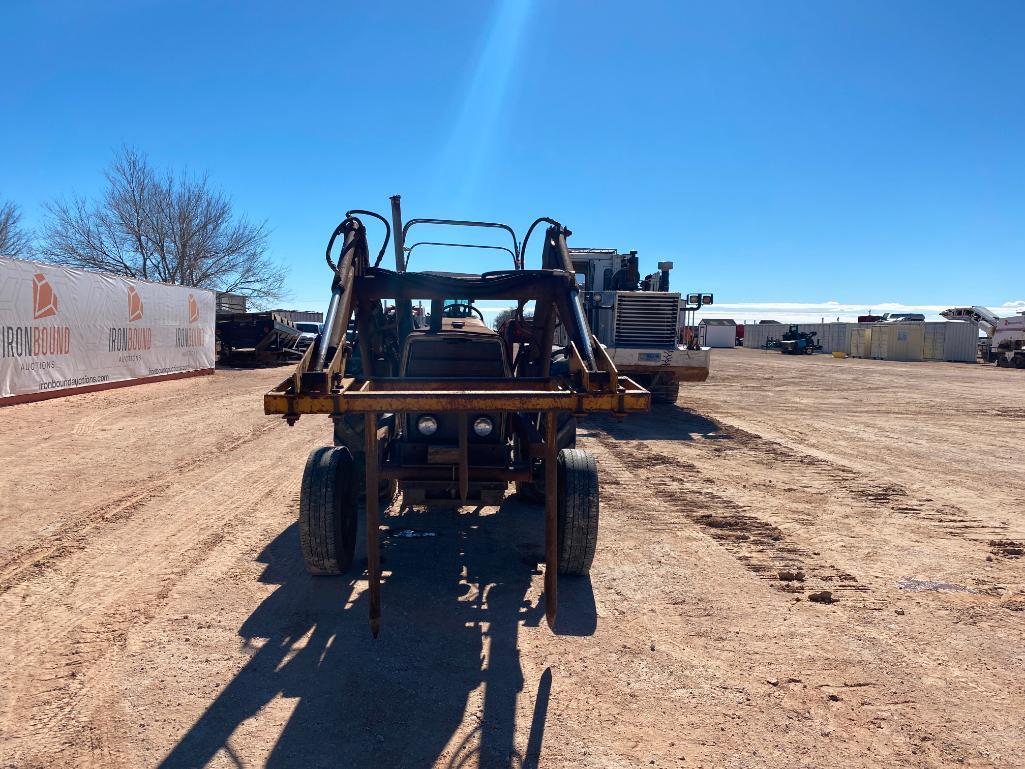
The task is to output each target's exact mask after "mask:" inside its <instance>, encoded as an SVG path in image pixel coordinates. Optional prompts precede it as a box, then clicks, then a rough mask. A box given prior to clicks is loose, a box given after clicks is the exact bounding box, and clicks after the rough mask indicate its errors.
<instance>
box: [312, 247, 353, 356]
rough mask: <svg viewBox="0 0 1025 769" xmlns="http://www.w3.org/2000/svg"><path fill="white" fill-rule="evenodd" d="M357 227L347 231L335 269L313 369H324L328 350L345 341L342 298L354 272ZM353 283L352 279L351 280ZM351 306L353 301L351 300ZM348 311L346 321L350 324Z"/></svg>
mask: <svg viewBox="0 0 1025 769" xmlns="http://www.w3.org/2000/svg"><path fill="white" fill-rule="evenodd" d="M356 232H357V228H355V227H350V228H349V229H348V230H346V233H345V242H344V243H343V244H342V253H343V254H345V256H343V257H342V259H341V261H340V262H339V264H338V269H337V270H336V271H335V280H334V283H333V284H332V286H331V303H330V304H329V305H328V307H327V317H325V319H324V330H323V331H322V332H321V334H320V344H319V346H318V348H317V357H316V359H315V360H314V365H313V369H314V370H315V371H323V370H324V368H325V367H326V366H327V351H328V350H329V349H331V348H332V347H334V348H337V347H338V345H339V344H341V343H342V342H343V341H344V338H345V329H340V328H339V326H340V325H341V320H340V316H341V310H340V308H341V306H342V299H343V298H345V297H344V295H345V290H346V279H347V277H346V276H347V275H349V274H351V272H352V260H353V258H354V257H355V253H356V248H355V247H351V248H350V247H349V244H350V242H351V241H352V240H353V239H354V238H355V237H356ZM349 282H350V283H351V280H350V281H349ZM350 306H351V302H350ZM348 322H349V319H348V313H346V318H345V323H346V325H348Z"/></svg>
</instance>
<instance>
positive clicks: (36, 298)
mask: <svg viewBox="0 0 1025 769" xmlns="http://www.w3.org/2000/svg"><path fill="white" fill-rule="evenodd" d="M57 306H58V303H57V295H56V294H55V293H54V292H53V286H51V285H50V284H49V283H48V282H47V280H46V276H45V275H43V273H41V272H40V273H36V274H35V275H34V276H33V277H32V319H33V320H39V319H40V318H49V317H50V316H51V315H56V314H57Z"/></svg>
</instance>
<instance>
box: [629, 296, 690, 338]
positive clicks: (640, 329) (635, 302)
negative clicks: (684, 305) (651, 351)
mask: <svg viewBox="0 0 1025 769" xmlns="http://www.w3.org/2000/svg"><path fill="white" fill-rule="evenodd" d="M679 318H680V295H679V294H662V293H654V292H647V291H637V292H632V293H620V294H617V295H616V346H617V347H660V348H666V347H673V346H675V344H676V330H677V324H678V323H679Z"/></svg>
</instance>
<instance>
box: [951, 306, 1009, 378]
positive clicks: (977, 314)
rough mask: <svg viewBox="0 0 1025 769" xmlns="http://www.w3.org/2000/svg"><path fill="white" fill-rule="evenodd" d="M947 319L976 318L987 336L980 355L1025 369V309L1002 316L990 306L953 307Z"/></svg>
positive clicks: (1007, 365)
mask: <svg viewBox="0 0 1025 769" xmlns="http://www.w3.org/2000/svg"><path fill="white" fill-rule="evenodd" d="M940 315H941V316H942V317H944V318H946V319H947V320H964V321H975V322H976V323H978V324H979V328H980V329H982V332H983V333H984V334H985V335H986V336H985V338H984V339H980V340H979V357H980V358H981V359H982V360H983V361H984V362H986V363H996V364H997V365H998V366H1000V367H1001V368H1018V369H1025V312H1021V313H1019V314H1017V315H1012V316H1010V317H1007V318H1001V317H1000V316H998V315H997V314H996V313H994V312H993V311H992V310H990V309H989V308H987V307H981V306H979V305H974V306H972V307H951V308H950V309H947V310H944V311H943V312H941V313H940Z"/></svg>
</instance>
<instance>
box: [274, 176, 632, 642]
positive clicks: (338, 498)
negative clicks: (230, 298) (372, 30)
mask: <svg viewBox="0 0 1025 769" xmlns="http://www.w3.org/2000/svg"><path fill="white" fill-rule="evenodd" d="M391 201H392V211H391V222H390V223H389V220H388V219H386V218H385V217H383V216H381V215H380V214H376V213H374V212H371V211H365V210H353V211H349V212H348V213H347V214H346V216H345V219H344V220H343V221H342V222H341V224H339V225H338V227H336V228H335V230H334V232H333V233H332V235H331V238H330V240H329V241H328V246H327V254H326V258H327V263H328V266H329V267H330V270H331V274H332V286H331V302H330V305H329V307H328V311H327V315H326V318H325V324H324V331H323V333H321V334H320V336H319V337H318V339H317V341H316V342H315V343H314V344H313V345H311V346H310V347H309V349H307V350H306V352H305V354H304V355H303V358H302V360H301V361H300V363H299V365H298V366H297V367H296V369H295V371H294V372H293V374H292V375H291V376H290V377H289V378H288V379H286V380H285V381H283V382H282V383H281V384H280V385H278V386H277V387H275V388H274V389H273V390H271V391H270V392H268V393H267V394H266V395H265V396H264V410H265V412H266V413H268V414H277V415H280V416H282V417H283V418H284V419H286V420H287V421H288V424H290V425H291V424H294V423H295V421H296V420H298V419H299V418H300V417H301V416H302V415H304V414H322V415H325V416H328V417H330V418H331V420H332V421H333V423H334V427H335V430H334V435H335V440H334V445H333V446H323V447H320V448H317V449H314V451H313V452H312V453H311V454H310V456H309V459H308V461H307V463H306V469H305V471H304V474H303V481H302V489H301V493H300V499H299V532H300V543H301V548H302V554H303V558H304V560H305V563H306V567H307V570H308V571H310V572H311V573H313V574H339V573H342V572H344V571H346V570H347V569H348V568H349V567H350V566H351V564H352V561H353V557H354V552H355V541H356V531H357V518H358V511H359V497H360V489H363V490H364V493H363V497H364V499H365V506H364V509H365V516H366V539H367V578H368V581H369V590H368V595H369V606H370V627H371V631H372V633H373V634H374V636H375V637H376V636H377V633H378V630H379V626H380V616H381V561H380V552H379V541H378V540H379V522H380V513H381V503H382V501H383V502H384V503H385V504H387V502H388V501H389V500H390V497H391V495H392V493H393V492H394V491H395V490H396V489H395V487H396V485H397V491H398V492H399V494H401V497H402V501H403V503H404V504H407V505H417V504H422V505H450V506H453V507H457V508H458V507H461V506H464V505H474V506H478V505H489V504H491V505H494V504H498V503H500V502H501V501H502V498H503V497H504V495H505V493H506V491H507V489H508V487H509V485H510V484H511V483H515V484H517V488H519V489H521V490H523V491H524V492H527V491H529V492H533V495H531V494H524V496H525V498H527V499H532V498H536V497H538V496H539V497H540V498H542V499H543V500H544V541H545V546H544V563H545V570H544V592H545V614H546V617H547V620H548V623H549V625H550V626H551V625H553V624H554V622H555V615H556V605H557V574H558V573H564V574H585V573H587V572H588V571H589V569H590V566H591V562H592V560H593V558H594V552H595V544H596V540H597V529H598V507H599V501H598V469H597V467H596V465H595V461H594V458H593V457H592V456H591V455H590V454H588V453H587V452H586V451H582V450H580V449H576V448H575V434H574V433H573V431H572V429H563V430H560V426H564V427H569V426H570V425H572V423H573V422H572V420H573V419H574V418H580V417H583V416H586V415H587V414H590V413H594V412H606V413H611V414H614V415H617V416H625V415H626V414H628V413H630V412H637V411H645V410H647V409H648V408H649V406H650V394H649V393H648V391H647V390H645V389H644V388H643V387H641V386H640V385H639V384H637V383H636V382H635V381H633V380H632V379H630V378H629V377H627V376H624V375H622V374H621V373H620V372H619V371H618V369H617V367H616V364H615V363H614V361H613V360H612V359H611V358H610V356H609V355H608V354H607V352H606V351H605V349H604V348H603V347H602V346H601V345H600V344H599V343H598V341H597V340H596V339H595V337H594V336H593V335H592V333H591V330H590V328H589V326H588V323H587V319H586V317H585V313H584V308H583V304H582V297H581V295H580V290H579V288H578V286H577V284H576V281H575V271H574V268H573V262H572V259H571V257H570V253H569V249H568V248H567V245H566V238H567V237H569V235H570V234H571V233H570V231H569V230H568V229H567V228H566V227H564V226H563V225H562V224H560V223H559V222H557V221H555V220H554V219H550V218H547V217H542V218H540V219H537V220H536V221H535V222H534V223H533V224H531V225H530V228H529V229H528V230H527V233H526V237H525V238H524V240H523V243H522V245H521V244H520V242H519V240H518V238H517V236H516V233H515V231H514V230H513V229H512V228H511V227H509V226H508V225H505V224H501V223H497V222H479V221H465V220H449V219H411V220H409V221H407V222H403V220H402V213H401V209H400V201H399V197H398V196H394V197H393V198H392V199H391ZM360 217H371V218H376V219H378V220H380V221H381V222H382V223H383V224H384V228H385V237H384V244H383V245H382V246H381V249H380V251H379V252H378V254H377V258H376V260H374V261H371V256H370V248H369V244H368V240H367V234H366V229H365V227H364V224H363V220H362V219H361V218H360ZM421 225H439V226H443V227H461V228H470V229H474V230H480V229H481V228H490V229H492V230H498V231H501V232H504V233H506V234H507V235H508V236H509V237H510V239H511V241H512V248H509V249H506V250H508V251H509V253H510V254H512V264H511V265H510V269H507V270H497V271H492V272H485V273H483V274H463V273H449V272H411V271H408V270H407V259H406V257H407V255H408V253H409V251H407V249H406V247H405V243H406V242H408V241H409V231H410V229H411V228H413V227H420V226H421ZM539 225H545V229H544V230H543V232H544V242H543V245H542V248H541V259H540V267H539V268H536V269H527V267H526V253H527V250H526V249H527V244H528V242H529V240H530V236H531V234H532V233H533V232H534V230H535V228H537V227H538V226H539ZM391 233H393V234H394V237H393V238H392V242H393V244H394V253H395V269H394V270H388V269H384V268H382V267H381V266H380V264H381V260H382V258H383V257H384V254H385V251H386V249H387V245H388V240H389V237H390V234H391ZM338 239H341V242H342V246H341V249H340V251H339V253H338V257H337V261H335V259H334V258H333V252H334V250H335V248H334V246H335V242H336V241H337V240H338ZM432 242H435V243H439V241H432ZM441 244H442V245H451V246H453V247H459V248H464V247H470V246H471V245H472V244H464V243H451V244H446V243H444V242H441ZM410 248H412V247H410ZM495 299H501V300H510V301H515V302H516V307H517V312H516V318H515V320H516V322H515V323H514V324H509V326H508V327H507V329H506V333H505V334H504V335H499V334H497V333H495V332H494V331H492V330H490V329H488V328H487V327H486V326H485V324H484V323H483V316H482V314H481V313H480V311H479V310H477V308H476V307H475V306H474V304H473V302H475V301H476V300H495ZM385 300H390V301H392V302H393V303H394V304H393V307H391V308H389V307H387V306H386V305H385ZM415 300H422V301H427V302H429V303H430V315H429V318H428V324H427V326H426V327H425V328H417V327H416V323H415V322H414V312H413V302H414V301H415ZM528 304H532V306H533V316H532V318H531V317H529V316H528V315H525V314H524V309H525V308H526V307H527V305H528ZM350 320H353V321H354V324H355V333H354V335H352V336H351V337H347V330H348V329H349V324H350ZM557 325H558V326H561V328H562V329H563V330H564V331H565V334H566V337H567V340H566V344H565V345H564V347H563V348H562V349H556V346H555V330H556V326H557ZM357 348H358V349H359V351H360V360H361V365H360V366H359V369H358V372H357V371H354V370H353V369H352V368H351V367H348V366H347V363H348V361H349V360H350V358H351V357H352V356H353V353H354V350H355V349H357ZM553 359H558V360H553ZM347 372H348V373H347Z"/></svg>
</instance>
